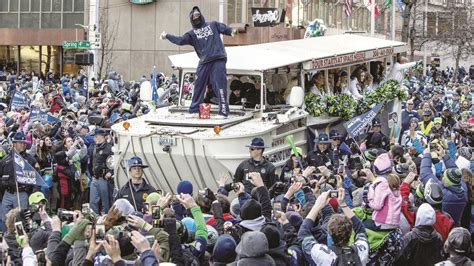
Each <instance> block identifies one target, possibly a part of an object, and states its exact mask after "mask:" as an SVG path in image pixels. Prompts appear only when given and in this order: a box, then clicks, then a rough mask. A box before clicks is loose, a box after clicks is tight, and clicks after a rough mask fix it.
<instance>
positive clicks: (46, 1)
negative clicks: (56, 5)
mask: <svg viewBox="0 0 474 266" xmlns="http://www.w3.org/2000/svg"><path fill="white" fill-rule="evenodd" d="M41 10H42V11H47V12H51V0H43V2H41Z"/></svg>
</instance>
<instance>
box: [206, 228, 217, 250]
mask: <svg viewBox="0 0 474 266" xmlns="http://www.w3.org/2000/svg"><path fill="white" fill-rule="evenodd" d="M206 227H207V246H208V247H211V248H212V247H214V244H215V243H216V241H217V238H218V237H219V233H217V230H216V229H215V228H214V227H212V226H211V225H206Z"/></svg>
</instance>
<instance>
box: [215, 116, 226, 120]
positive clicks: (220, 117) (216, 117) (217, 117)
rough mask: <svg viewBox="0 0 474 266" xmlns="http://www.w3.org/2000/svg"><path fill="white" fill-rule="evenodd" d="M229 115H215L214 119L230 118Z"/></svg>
mask: <svg viewBox="0 0 474 266" xmlns="http://www.w3.org/2000/svg"><path fill="white" fill-rule="evenodd" d="M228 118H229V117H227V116H225V115H216V116H215V117H214V119H216V120H224V119H228Z"/></svg>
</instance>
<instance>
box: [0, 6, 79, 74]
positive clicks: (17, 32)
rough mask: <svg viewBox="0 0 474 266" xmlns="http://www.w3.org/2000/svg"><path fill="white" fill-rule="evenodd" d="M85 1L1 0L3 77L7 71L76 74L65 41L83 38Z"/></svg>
mask: <svg viewBox="0 0 474 266" xmlns="http://www.w3.org/2000/svg"><path fill="white" fill-rule="evenodd" d="M84 14H85V2H84V0H1V1H0V36H2V37H1V38H0V76H1V77H0V78H2V77H4V73H6V72H11V71H14V72H17V73H18V72H19V71H25V72H35V73H42V74H43V75H44V74H46V73H48V72H52V73H55V74H57V75H59V74H61V73H77V71H78V69H79V68H78V66H77V65H75V64H74V53H75V51H73V50H65V49H62V44H63V41H65V40H75V39H83V38H84V32H83V31H82V30H78V29H77V26H75V24H84V20H85V15H84Z"/></svg>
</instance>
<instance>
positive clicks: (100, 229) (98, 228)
mask: <svg viewBox="0 0 474 266" xmlns="http://www.w3.org/2000/svg"><path fill="white" fill-rule="evenodd" d="M104 240H105V225H104V224H96V225H95V242H96V243H102V242H104Z"/></svg>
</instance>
